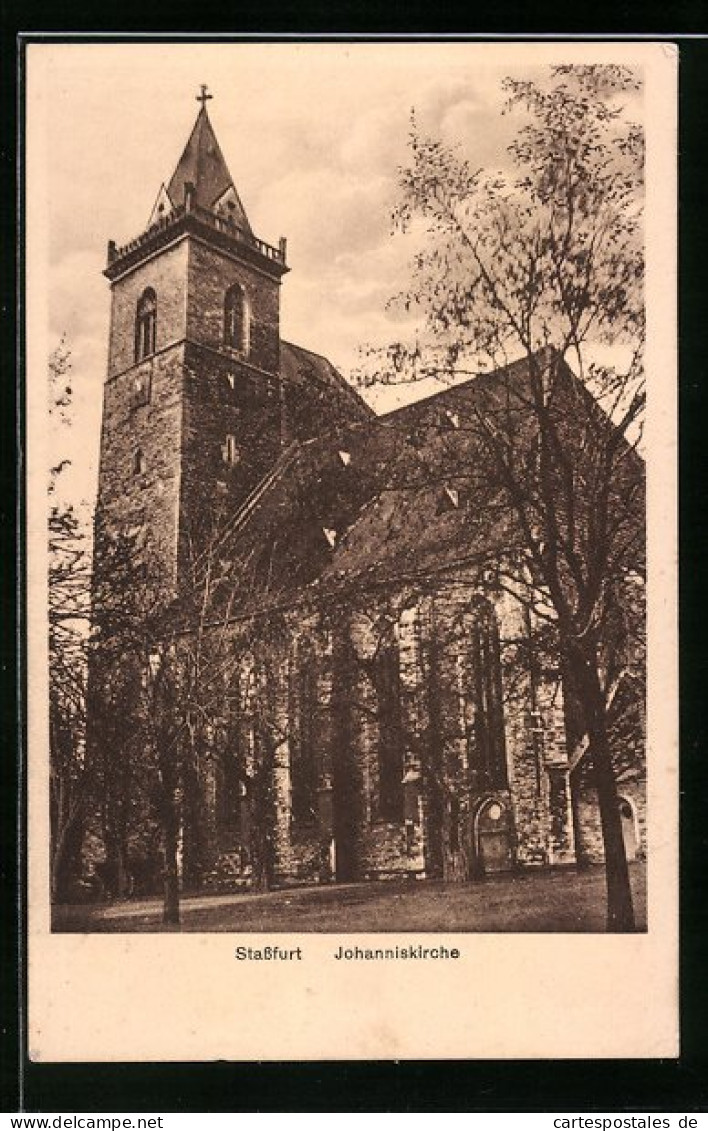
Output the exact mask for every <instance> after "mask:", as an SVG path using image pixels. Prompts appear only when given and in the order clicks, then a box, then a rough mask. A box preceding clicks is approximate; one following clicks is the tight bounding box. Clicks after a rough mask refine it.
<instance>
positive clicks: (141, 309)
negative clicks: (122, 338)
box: [135, 287, 157, 361]
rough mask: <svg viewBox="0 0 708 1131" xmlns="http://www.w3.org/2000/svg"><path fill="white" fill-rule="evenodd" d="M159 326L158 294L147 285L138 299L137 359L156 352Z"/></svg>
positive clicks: (136, 318) (140, 359)
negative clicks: (156, 333) (156, 335)
mask: <svg viewBox="0 0 708 1131" xmlns="http://www.w3.org/2000/svg"><path fill="white" fill-rule="evenodd" d="M156 328H157V295H156V294H155V292H154V290H153V289H152V287H147V288H146V289H145V290H144V291H143V293H142V295H141V296H140V298H139V299H138V309H137V314H136V317H135V360H136V361H142V359H143V358H144V357H149V356H150V354H152V353H154V352H155V332H156Z"/></svg>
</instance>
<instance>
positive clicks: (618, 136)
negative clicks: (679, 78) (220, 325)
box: [364, 65, 644, 931]
mask: <svg viewBox="0 0 708 1131" xmlns="http://www.w3.org/2000/svg"><path fill="white" fill-rule="evenodd" d="M503 86H504V90H505V92H506V96H507V102H506V107H505V109H506V111H507V112H514V113H517V114H521V115H523V119H524V120H523V122H522V124H521V126H520V128H519V130H518V132H517V135H516V137H515V140H514V141H513V143H512V145H511V147H510V157H511V160H512V163H513V170H512V171H511V172H489V171H485V170H481V169H474V168H473V167H472V166H471V164H470V162H469V161H468V160H466V159H465V157H464V156H462V155H461V154H460V152H458V151H457V150H455V149H452V148H450V147H449V146H446V145H445V144H443V143H442V142H441V141H440V140H438V139H435V138H429V137H425V136H423V135H422V134H421V133H420V131H419V129H418V127H417V125H416V122H415V120H413V125H412V131H411V136H410V161H409V163H408V165H407V166H406V167H405V168H404V169H402V170H401V172H400V186H401V203H400V206H399V207H398V209H397V211H396V216H395V219H396V222H397V224H398V225H399V226H400V228H401V229H402V230H403V231H408V230H410V229H415V231H416V232H420V230H421V229H424V231H425V237H424V241H423V246H422V247H421V249H420V250H419V252H418V254H417V256H416V259H415V263H414V269H413V279H412V284H411V287H410V289H409V290H408V291H407V292H405V293H404V294H402V295H400V296H398V299H397V301H398V302H401V303H402V304H403V305H404V306H405V307H406V308H408V309H409V310H412V311H416V312H417V313H418V315H419V316H420V321H421V323H422V330H421V332H420V334H419V337H418V339H417V340H416V342H415V343H414V344H412V345H411V344H407V343H405V342H399V343H396V344H394V345H392V346H391V347H390V348H389V349H388V350H387V351H385V352H384V355H383V356H380V355H376V354H375V353H374V354H372V356H371V358H370V359H369V362H368V371H367V374H366V376H365V378H364V380H365V381H388V382H392V381H397V380H418V379H421V378H425V377H431V376H433V377H438V378H441V379H447V380H451V381H454V380H455V379H457V378H458V377H459V376H460V375H461V374H467V375H470V374H474V373H477V372H479V370H480V369H484V368H495V369H497V368H500V367H504V366H507V367H508V368H507V369H506V370H505V373H504V374H502V376H501V377H500V378H499V379H498V380H497V384H496V389H497V392H496V393H494V392H493V391H492V390H491V389H490V391H489V392H488V393H486V392H485V391H484V386H483V385H482V386H480V389H481V393H480V395H479V396H478V397H477V398H476V399H474V401H473V404H474V407H473V409H472V410H471V411H470V413H469V417H468V418H467V419H465V420H464V421H462V422H461V423H460V428H463V429H465V430H466V432H467V433H468V442H467V443H466V444H465V445H463V449H462V450H463V451H464V465H458V468H457V472H458V474H460V475H461V476H463V477H467V479H470V480H472V479H473V480H474V483H472V482H470V486H471V487H474V488H475V490H476V495H475V497H476V499H478V501H479V508H478V511H479V513H478V515H477V516H476V521H477V522H480V521H483V516H484V513H485V512H486V514H487V519H488V523H489V529H490V531H494V532H495V538H496V545H495V549H494V554H493V560H492V559H491V558H490V563H489V565H490V568H493V569H494V570H495V571H496V574H497V576H496V582H497V584H499V585H501V586H509V587H512V588H513V590H514V592H515V594H516V596H517V597H519V599H521V600H523V601H524V602H525V603H526V604H527V606H528V608H529V610H530V611H531V612H532V614H533V618H534V623H535V624H546V623H548V624H552V625H553V630H554V633H555V640H556V648H557V656H558V667H559V669H560V670H561V671H562V674H563V681H564V687H565V689H566V693H567V698H568V701H569V702H572V704H573V708H574V712H575V717H576V724H575V726H576V732H577V734H576V738H577V742H576V749H575V751H574V755H573V764H574V770H575V769H577V767H578V766H579V765H580V762H581V761H584V762H585V765H586V766H590V767H591V771H589V772H590V773H591V777H592V781H593V783H594V787H595V789H596V790H597V796H598V803H599V809H600V815H601V823H602V831H603V838H604V847H605V860H606V876H607V895H608V920H607V921H608V929H610V930H613V931H627V930H632V929H633V928H634V917H633V908H632V899H631V890H630V884H629V875H628V869H627V861H626V856H625V850H624V843H623V838H622V828H621V819H620V814H619V809H618V799H617V788H616V772H615V764H614V761H613V749H612V742H611V736H612V733H613V730H616V725H617V723H616V718H615V714H616V712H617V709H618V704H620V703H621V701H622V699H623V698H624V695H625V691H626V682H627V678H628V673H629V672H630V670H631V669H632V668H633V667H634V668H636V666H637V659H638V657H640V654H641V636H642V617H643V613H642V610H641V597H640V596H639V592H640V586H639V585H638V581H639V580H640V579H641V577H642V576H643V571H644V518H643V507H644V483H643V465H642V460H641V458H640V457H639V455H638V453H637V447H638V444H639V442H640V439H641V420H642V412H643V407H644V374H643V368H642V353H643V341H644V305H643V273H644V261H643V244H642V223H641V187H642V175H643V151H642V134H641V131H640V129H639V128H638V127H637V126H636V125H634V124H632V123H631V122H629V121H628V120H627V115H626V112H625V110H624V109H623V102H624V101H626V98H627V96H628V95H630V94H631V93H632V92H633V91H634V90H635V89H636V88H637V82H636V79H635V76H634V75H633V74H632V73H631V72H630V71H628V70H627V69H626V68H623V67H618V66H571V65H569V66H558V67H553V68H552V69H551V70H550V72H549V73H548V75H547V77H546V78H545V79H544V80H542V81H528V80H520V79H516V78H507V79H506V80H505V81H504V83H503ZM515 360H522V361H523V368H522V372H523V379H520V378H519V373H520V370H519V368H518V367H514V366H513V365H509V363H510V362H513V361H515ZM571 366H572V368H571ZM480 380H482V381H483V378H480ZM451 452H452V454H451V455H450V459H449V461H448V462H450V461H453V462H454V449H451ZM472 453H473V458H472ZM452 470H454V469H453V468H452V467H446V468H445V469H444V471H443V470H442V469H441V468H440V467H438V468H437V469H434V473H436V474H445V475H448V476H449V474H450V473H451V471H452ZM630 589H631V590H632V592H633V593H634V594H635V595H634V597H633V599H632V602H631V604H632V606H633V611H634V613H635V614H636V615H634V616H631V617H630V616H627V615H623V609H624V610H625V612H626V605H623V600H624V597H625V596H626V594H627V592H628V590H630ZM620 691H621V694H620ZM586 772H588V771H586Z"/></svg>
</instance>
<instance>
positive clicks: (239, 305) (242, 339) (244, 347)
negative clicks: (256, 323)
mask: <svg viewBox="0 0 708 1131" xmlns="http://www.w3.org/2000/svg"><path fill="white" fill-rule="evenodd" d="M250 321H251V319H250V311H249V305H248V299H247V297H246V292H245V291H244V289H243V287H241V286H240V285H239V284H238V283H235V284H234V285H233V287H229V289H228V291H227V292H226V297H225V298H224V344H225V345H227V346H231V348H232V349H235V350H238V351H239V353H243V354H247V353H248V352H249V349H250V334H251V325H250Z"/></svg>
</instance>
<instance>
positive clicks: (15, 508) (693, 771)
mask: <svg viewBox="0 0 708 1131" xmlns="http://www.w3.org/2000/svg"><path fill="white" fill-rule="evenodd" d="M14 5H16V7H15V8H14V10H13V7H14ZM20 5H21V10H20ZM51 7H52V5H51V4H48V3H43V2H42V0H25V2H24V3H22V0H9V4H7V5H6V6H5V8H4V14H2V15H0V32H1V33H2V43H1V45H0V52H1V53H0V96H1V97H2V100H3V103H4V105H5V107H6V109H5V114H4V115H2V116H1V117H0V171H2V173H3V174H4V175H3V176H2V177H1V178H0V181H1V183H0V192H1V193H2V194H3V197H2V198H0V238H2V246H3V247H4V248H5V254H4V255H3V256H0V285H1V286H2V299H1V301H2V310H3V323H4V324H5V325H10V324H11V322H12V319H11V318H10V317H9V315H10V313H12V314H14V316H15V317H14V323H15V335H16V336H15V337H13V335H12V333H6V334H3V336H2V341H1V347H0V348H1V351H2V354H1V356H2V359H3V361H4V362H5V365H4V370H5V378H4V380H3V381H2V382H0V411H1V416H0V419H1V420H2V422H3V424H4V426H5V427H6V428H7V429H8V432H9V431H10V425H9V422H10V421H13V422H14V421H19V423H18V432H17V433H16V435H15V437H14V439H15V443H11V442H6V443H5V444H2V445H0V487H1V488H2V490H0V554H2V559H1V560H2V561H3V562H4V563H5V568H4V569H3V570H2V574H1V575H0V578H1V580H2V583H3V584H2V588H1V589H0V610H2V612H1V615H2V618H3V623H4V625H5V632H4V633H3V634H2V637H0V671H2V674H3V677H4V679H3V695H2V701H1V703H0V721H1V723H2V726H3V733H4V734H5V735H6V736H7V735H9V734H11V735H13V736H14V738H15V742H14V743H11V744H6V745H10V751H13V750H19V751H20V752H21V755H20V759H19V761H18V762H17V763H16V762H15V760H14V759H13V757H12V753H11V752H6V754H5V757H4V759H1V760H0V816H1V818H2V820H1V823H0V885H1V887H0V891H1V894H2V899H3V912H4V914H3V916H2V922H3V924H4V925H5V931H4V933H3V938H2V943H3V945H2V950H0V1002H1V1003H2V1006H0V1008H2V1013H3V1017H2V1018H0V1041H1V1043H0V1107H1V1108H2V1110H5V1111H26V1112H41V1111H45V1112H47V1111H52V1112H70V1111H83V1112H86V1111H96V1112H104V1111H150V1112H164V1113H169V1112H175V1111H226V1112H234V1111H242V1112H244V1111H264V1112H266V1111H267V1112H275V1111H285V1110H288V1111H308V1112H321V1111H352V1112H356V1111H392V1112H422V1111H443V1112H444V1111H470V1112H500V1111H540V1112H544V1111H562V1110H566V1111H574V1112H582V1111H587V1112H592V1111H601V1110H604V1111H617V1112H629V1113H631V1112H637V1113H642V1112H644V1113H646V1112H657V1111H659V1112H661V1111H664V1112H665V1111H687V1112H688V1111H701V1110H708V1036H706V1035H705V1033H704V1029H705V1020H704V1019H705V1018H708V980H707V979H706V960H705V951H706V944H705V940H706V938H707V937H708V906H707V905H708V900H706V896H705V895H704V890H705V882H704V875H705V865H704V861H705V860H708V821H706V820H705V818H704V816H703V807H702V805H701V802H702V801H703V799H704V797H705V795H706V792H707V791H706V784H705V755H704V754H703V748H704V746H705V745H706V740H708V726H707V725H706V720H705V715H704V713H703V712H702V710H701V707H702V703H701V699H702V698H703V697H705V692H704V688H703V683H704V677H703V671H704V670H705V669H704V666H703V665H702V664H701V662H700V661H701V647H702V646H704V643H705V640H704V638H705V632H704V630H703V625H702V621H701V617H700V612H701V610H702V606H703V603H704V597H703V584H702V579H703V577H704V576H706V572H705V566H706V565H708V563H707V562H706V557H707V555H706V550H707V549H708V545H707V543H708V535H707V533H706V526H705V519H704V516H703V514H702V513H701V507H700V504H701V502H702V499H703V489H702V484H703V483H704V482H705V479H704V476H703V475H702V474H701V472H703V471H704V470H705V459H706V447H707V446H708V445H706V443H705V432H704V422H705V414H706V381H705V377H704V372H705V368H706V367H705V364H702V363H703V357H702V353H703V342H702V339H701V335H700V333H699V326H700V325H701V321H702V317H703V312H704V311H705V310H706V307H707V306H708V283H707V281H706V272H705V270H704V264H705V263H706V262H708V247H706V225H705V221H704V217H705V215H706V214H707V212H708V207H707V205H708V200H707V199H706V179H707V178H706V175H705V173H704V171H703V168H702V162H701V158H702V156H703V153H704V150H705V137H706V133H705V124H704V123H705V117H706V109H705V108H708V38H706V32H705V31H703V30H700V24H701V20H702V19H703V21H704V24H705V23H706V22H708V21H706V20H705V15H704V13H702V12H701V10H700V8H699V4H698V3H696V2H694V0H689V2H686V0H683V2H682V3H679V4H677V5H675V6H673V5H672V9H673V10H672V11H671V12H670V13H667V10H666V8H665V7H663V6H661V5H659V4H658V3H646V4H644V5H642V10H641V14H640V15H639V16H637V15H635V13H633V12H632V11H630V10H629V6H628V5H627V4H626V3H623V4H621V5H620V6H617V5H616V6H615V7H614V9H612V8H610V5H607V9H608V14H607V16H606V18H605V19H603V18H602V16H603V13H602V11H601V10H600V9H599V8H598V7H597V5H595V6H594V13H593V14H594V18H595V20H596V26H602V27H603V28H605V29H608V30H604V31H603V32H602V33H599V32H594V33H593V31H591V30H588V29H587V27H583V23H584V22H585V21H586V20H587V16H584V15H583V12H582V11H581V9H580V7H579V6H578V7H577V8H576V10H575V11H574V12H573V11H564V12H563V14H562V26H563V31H562V32H558V33H557V34H549V33H547V32H545V31H543V30H542V28H543V21H542V20H541V21H539V20H538V18H535V13H534V12H533V9H532V8H531V7H530V5H529V4H527V3H524V2H523V0H514V2H513V3H510V4H508V5H507V7H506V10H505V12H504V13H503V19H502V20H501V21H500V18H499V16H498V14H497V12H496V11H494V10H487V11H486V12H477V11H475V12H472V11H470V9H469V8H466V10H465V11H464V12H463V11H462V7H463V6H462V5H460V6H459V10H458V12H455V9H454V7H453V8H452V9H449V8H446V9H442V8H438V9H437V10H434V9H431V8H430V7H429V6H428V7H424V6H423V5H421V4H419V3H418V2H417V0H416V3H411V4H410V5H408V6H407V7H406V9H405V10H404V9H403V6H402V5H401V6H400V7H399V6H396V7H394V8H391V7H388V9H387V11H386V12H385V13H384V12H383V11H382V10H379V11H376V8H375V7H374V6H373V5H368V8H367V5H366V4H364V3H363V0H347V2H346V3H342V4H340V5H339V7H338V9H337V11H336V12H333V11H329V10H326V8H325V5H324V3H314V4H313V3H311V2H310V3H309V4H308V3H307V0H303V2H301V4H300V5H299V6H298V16H299V21H298V22H299V26H298V27H297V28H293V26H292V23H293V21H292V15H291V16H289V17H285V16H284V13H282V12H279V11H278V8H277V6H275V7H273V6H271V8H270V9H269V10H264V9H263V7H262V5H261V4H257V3H255V2H254V0H247V3H244V4H241V5H239V8H238V10H233V11H232V12H229V11H224V6H223V4H221V3H218V2H217V0H202V2H201V3H200V5H199V16H198V18H199V19H200V21H201V22H202V24H204V23H209V24H210V25H211V28H212V30H211V31H210V32H209V33H206V34H204V38H205V39H209V40H211V39H213V40H221V39H224V38H233V39H240V38H251V37H254V38H275V39H290V38H293V37H296V38H303V39H309V38H316V37H322V38H332V39H339V38H345V39H346V38H360V37H361V38H371V39H374V38H377V39H378V38H383V39H388V38H399V36H403V37H404V38H411V37H413V36H417V35H420V36H421V37H422V38H426V39H435V38H442V37H443V36H445V37H447V36H446V35H445V33H446V32H447V33H449V34H455V35H456V36H460V37H464V38H469V39H472V40H479V39H503V40H514V39H527V38H528V39H536V38H549V39H554V40H556V39H559V40H562V39H571V38H581V39H583V40H593V39H618V38H628V39H639V38H649V39H665V40H667V41H668V42H672V43H676V44H677V45H678V47H679V50H680V95H679V114H680V238H679V255H680V373H681V389H680V409H679V428H680V437H681V445H680V447H681V451H680V475H681V494H680V523H681V570H680V597H681V747H682V769H681V798H682V814H681V816H682V823H681V889H680V890H681V1054H680V1056H679V1057H678V1058H677V1059H675V1060H636V1061H624V1060H622V1061H618V1060H613V1061H602V1060H595V1061H570V1060H566V1061H563V1060H556V1061H550V1060H549V1061H536V1060H534V1061H449V1062H440V1061H426V1062H420V1061H408V1062H401V1063H397V1062H386V1063H384V1062H344V1061H342V1062H326V1063H325V1062H303V1063H291V1062H289V1063H225V1062H218V1063H198V1064H197V1063H191V1064H188V1065H186V1064H172V1063H170V1064H165V1063H154V1064H91V1063H85V1064H33V1063H31V1062H29V1060H28V1057H27V1048H26V1037H25V1026H24V1018H25V1003H26V993H27V987H26V979H25V967H24V954H25V948H26V918H25V908H24V894H23V893H24V892H26V883H25V879H26V877H25V863H26V862H25V858H24V852H23V839H22V838H23V834H24V828H23V820H24V818H23V814H24V803H25V798H24V789H23V786H24V781H23V776H22V775H23V772H24V770H23V766H24V762H23V752H24V706H25V704H26V700H27V690H28V689H27V687H26V683H25V680H24V675H23V667H22V664H23V660H24V655H23V653H24V638H23V631H24V621H23V609H24V577H23V559H22V530H23V521H22V520H23V517H24V511H23V496H22V475H23V470H24V469H23V466H22V451H23V450H24V445H23V432H22V428H23V423H24V421H23V416H22V409H23V405H22V394H21V384H20V382H19V380H18V383H17V386H15V383H14V380H13V378H12V377H11V376H10V375H11V374H13V375H14V374H16V373H17V374H18V375H19V374H20V372H21V363H22V360H23V357H24V342H23V340H22V336H21V335H22V325H21V320H20V317H19V313H18V312H19V310H20V309H21V306H18V305H17V303H16V298H15V296H19V302H20V303H21V301H22V289H21V283H22V277H21V276H22V257H21V246H22V245H21V241H22V235H23V233H22V232H21V231H20V228H19V223H18V221H19V219H20V217H19V215H18V209H19V191H20V189H19V187H18V188H16V187H15V186H16V180H15V170H16V168H17V164H16V163H17V159H18V157H19V156H20V155H21V154H20V152H19V149H18V147H19V145H20V143H21V138H22V136H23V135H22V129H23V122H24V106H23V101H22V99H23V94H22V86H21V82H20V80H19V76H18V73H17V69H16V68H17V54H16V52H17V45H18V40H17V36H18V35H19V34H20V33H22V34H23V35H24V40H23V41H21V42H20V48H21V46H22V42H32V41H41V40H43V39H57V40H61V41H72V40H76V39H81V40H83V41H91V40H96V41H99V40H104V39H105V38H106V37H107V36H110V37H111V38H116V39H119V40H120V39H131V40H133V41H135V40H138V41H139V40H143V39H150V40H152V39H153V38H154V36H153V35H151V34H150V35H149V34H147V33H146V32H145V30H144V29H145V22H146V19H150V20H152V15H153V11H154V9H153V10H151V11H150V12H148V11H147V10H146V9H144V7H143V6H141V5H138V4H136V3H135V2H134V0H131V2H130V3H128V2H127V0H125V3H124V4H123V5H122V6H121V12H120V16H121V23H122V26H121V28H120V30H119V31H116V30H106V31H96V30H95V29H96V28H100V27H101V25H102V24H103V23H104V22H105V20H106V10H105V6H104V4H103V3H99V0H89V2H86V0H83V2H78V3H77V0H68V2H67V3H65V4H64V5H62V8H61V15H60V16H58V13H57V12H56V11H51V10H50V9H51ZM372 8H374V10H373V11H371V9H372ZM162 13H163V16H167V15H168V12H167V5H165V6H164V7H163V8H162ZM548 14H549V13H545V15H546V17H548ZM195 16H196V12H195V8H194V6H188V5H187V4H186V3H184V2H183V0H176V2H175V3H173V4H172V5H171V6H170V11H169V20H170V31H169V32H160V33H156V35H157V38H158V39H165V40H168V41H173V40H175V39H182V40H184V39H187V40H189V39H192V38H194V35H193V34H192V33H191V30H190V29H191V24H192V22H193V20H194V19H195ZM669 18H670V24H671V30H666V28H667V23H668V22H669ZM229 19H231V20H233V21H234V22H235V21H236V20H238V24H239V26H240V27H241V28H245V29H248V30H247V31H244V32H242V33H241V34H239V35H235V34H233V33H230V29H229V28H228V26H224V25H225V24H227V25H228V22H229ZM455 20H457V22H456V24H455V31H454V33H451V32H449V29H450V26H451V24H453V23H454V21H455ZM471 20H474V30H473V29H472V28H471V27H470V26H469V25H470V21H471ZM500 22H502V23H504V24H506V26H507V27H513V28H514V31H513V32H510V33H508V34H504V33H503V32H502V31H500V29H499V23H500ZM69 23H70V24H71V26H72V30H71V31H70V30H62V28H64V29H65V28H66V27H67V24H69ZM539 24H540V26H539ZM696 25H698V29H697V27H696ZM639 26H641V31H639V30H637V28H638V27H639ZM82 27H83V28H85V29H86V31H85V32H81V30H80V29H81V28H82ZM33 28H34V29H36V30H35V31H33V30H32V29H33ZM46 29H51V31H50V32H49V33H47V31H46ZM200 38H201V35H200ZM13 76H15V79H14V82H13ZM11 247H13V248H14V247H17V249H18V250H17V255H16V257H13V256H12V255H11V254H10V253H9V249H10V248H11ZM18 414H19V415H18ZM8 441H9V436H8ZM15 445H17V447H16V446H15ZM13 488H14V490H13ZM11 500H12V501H11ZM13 502H14V505H13ZM18 548H19V557H18ZM10 561H13V562H16V563H17V564H16V570H17V572H16V576H15V577H13V571H12V570H10V569H8V568H7V565H8V564H9V562H10ZM13 581H14V582H16V584H13ZM13 614H14V615H13ZM11 624H15V625H16V628H17V634H16V636H14V635H13V633H12V632H11V631H10V629H9V626H10V625H11ZM30 691H31V689H30ZM18 703H19V704H20V711H19V712H18V709H17V704H18ZM18 789H19V791H20V792H19V795H18ZM18 796H19V799H20V804H19V805H18ZM17 822H19V825H18V824H17ZM17 842H19V846H20V848H19V853H18V850H17V848H16V843H17ZM579 976H582V971H579ZM618 992H621V987H618ZM647 995H648V997H649V998H650V996H651V988H650V987H648V988H647ZM608 1024H612V1018H608Z"/></svg>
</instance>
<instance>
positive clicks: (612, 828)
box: [574, 655, 636, 933]
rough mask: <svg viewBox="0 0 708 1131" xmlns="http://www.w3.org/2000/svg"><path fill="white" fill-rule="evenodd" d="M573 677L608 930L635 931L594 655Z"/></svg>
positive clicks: (581, 659) (584, 659)
mask: <svg viewBox="0 0 708 1131" xmlns="http://www.w3.org/2000/svg"><path fill="white" fill-rule="evenodd" d="M574 666H575V665H574ZM576 676H577V689H578V695H579V699H580V703H581V707H582V709H583V714H584V716H585V719H586V720H587V724H588V726H587V731H588V738H589V741H590V751H589V753H590V757H591V759H592V767H593V779H594V783H595V789H596V791H597V800H598V807H599V810H600V823H601V826H602V840H603V847H604V851H605V880H606V885H607V930H608V931H612V932H616V933H622V932H631V931H634V930H636V925H635V920H634V908H633V905H632V889H631V886H630V882H629V868H628V867H627V854H626V852H625V847H624V837H623V835H622V818H621V815H620V810H619V800H618V797H617V783H616V781H615V771H614V767H613V765H612V754H611V751H610V745H609V742H608V738H607V718H606V708H605V701H604V696H603V692H602V688H601V686H600V679H599V675H598V671H597V663H596V662H595V658H594V656H593V657H592V658H591V657H590V656H588V655H582V656H580V655H579V656H578V658H577V667H576Z"/></svg>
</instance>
